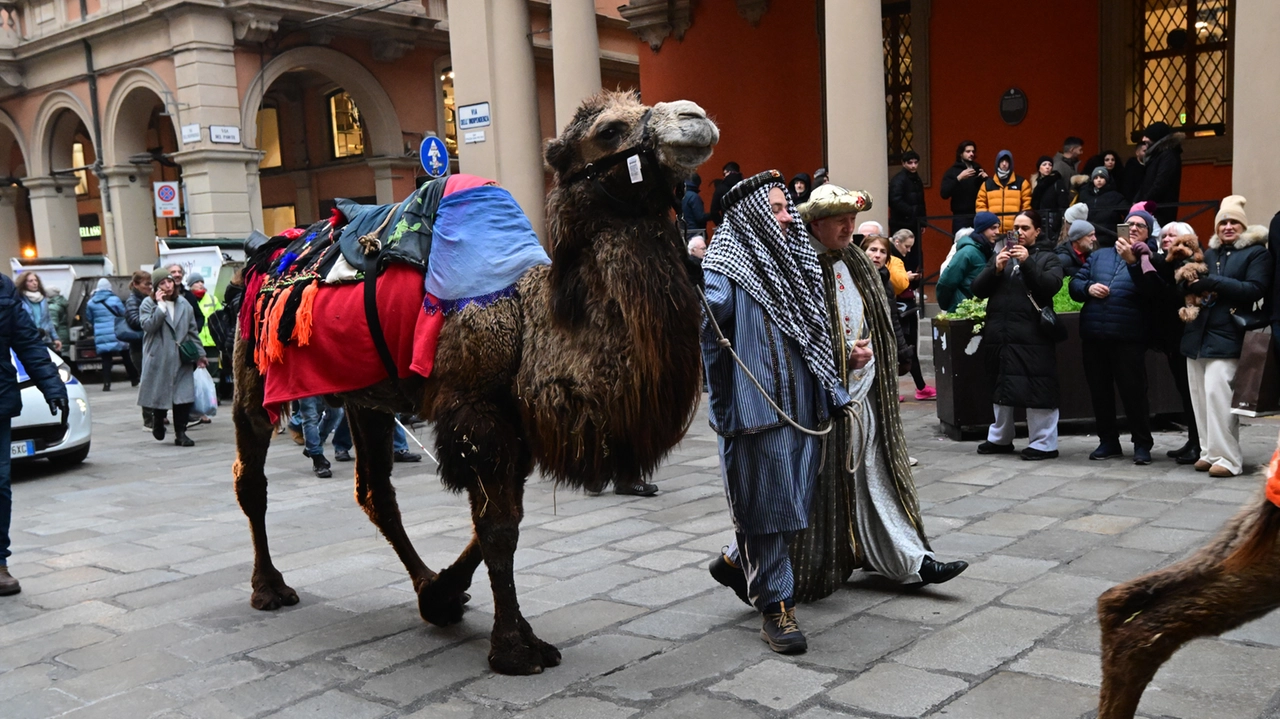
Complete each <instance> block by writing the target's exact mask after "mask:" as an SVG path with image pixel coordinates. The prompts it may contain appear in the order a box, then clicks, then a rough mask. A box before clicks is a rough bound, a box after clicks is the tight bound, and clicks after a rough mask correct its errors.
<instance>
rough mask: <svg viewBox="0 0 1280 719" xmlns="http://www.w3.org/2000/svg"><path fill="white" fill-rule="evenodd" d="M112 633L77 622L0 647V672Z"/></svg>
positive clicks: (110, 636) (95, 641)
mask: <svg viewBox="0 0 1280 719" xmlns="http://www.w3.org/2000/svg"><path fill="white" fill-rule="evenodd" d="M113 637H115V635H114V634H112V633H111V632H108V631H106V630H104V629H99V628H98V627H94V626H89V625H84V624H79V625H74V626H70V627H67V628H65V629H62V630H59V631H57V632H54V633H53V634H46V635H43V636H39V637H35V638H32V639H26V640H23V641H21V642H17V643H15V644H13V645H12V646H5V647H0V672H7V671H10V670H13V669H16V668H18V667H21V666H26V665H27V664H33V663H35V662H39V661H42V660H44V659H51V658H53V657H54V656H57V655H58V654H61V653H62V652H65V651H70V650H72V649H79V648H80V647H84V646H88V645H90V644H97V643H99V642H105V641H107V640H108V639H112V638H113Z"/></svg>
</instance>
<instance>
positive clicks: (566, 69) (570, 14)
mask: <svg viewBox="0 0 1280 719" xmlns="http://www.w3.org/2000/svg"><path fill="white" fill-rule="evenodd" d="M551 42H552V47H551V66H552V71H553V72H554V75H555V92H556V131H557V132H559V131H560V130H563V129H564V128H565V126H566V125H568V124H569V121H570V120H572V119H573V113H574V112H575V111H577V109H578V105H580V104H582V101H583V100H584V99H585V98H588V97H590V96H591V95H594V94H595V93H597V92H600V36H599V34H598V33H597V31H596V4H595V2H594V0H551Z"/></svg>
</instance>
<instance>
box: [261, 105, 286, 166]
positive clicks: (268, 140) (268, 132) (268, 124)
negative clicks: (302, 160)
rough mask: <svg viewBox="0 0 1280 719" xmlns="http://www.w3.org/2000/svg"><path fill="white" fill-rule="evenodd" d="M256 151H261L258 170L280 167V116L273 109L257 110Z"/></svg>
mask: <svg viewBox="0 0 1280 719" xmlns="http://www.w3.org/2000/svg"><path fill="white" fill-rule="evenodd" d="M258 149H259V150H262V159H261V160H259V161H258V169H260V170H266V169H268V168H272V167H280V165H281V159H280V115H279V113H278V112H276V109H275V108H274V107H264V108H262V109H261V110H258Z"/></svg>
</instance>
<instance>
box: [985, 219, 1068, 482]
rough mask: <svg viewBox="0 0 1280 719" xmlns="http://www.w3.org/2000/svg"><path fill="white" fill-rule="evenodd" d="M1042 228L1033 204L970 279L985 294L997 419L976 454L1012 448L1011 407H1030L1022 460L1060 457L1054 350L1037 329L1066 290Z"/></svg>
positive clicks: (1014, 222)
mask: <svg viewBox="0 0 1280 719" xmlns="http://www.w3.org/2000/svg"><path fill="white" fill-rule="evenodd" d="M1042 226H1043V225H1042V222H1041V219H1040V213H1038V212H1036V211H1035V210H1027V211H1025V212H1022V213H1019V214H1018V215H1017V216H1015V217H1014V219H1013V230H1014V233H1015V234H1016V240H1015V241H1014V242H1013V244H1012V246H1010V245H1009V244H1008V243H1007V242H1006V244H1004V245H1002V246H1001V249H1000V251H999V253H997V254H996V256H995V257H993V258H991V261H990V262H989V263H988V264H987V266H986V268H985V269H983V270H982V272H981V273H979V274H978V277H977V279H975V280H974V281H973V295H974V296H975V297H978V298H982V299H987V300H988V301H987V321H986V327H985V329H984V330H983V343H984V344H986V345H988V347H987V371H988V373H990V374H991V375H992V376H993V379H994V382H993V386H994V388H995V390H994V392H993V396H992V399H991V401H992V404H993V405H994V407H993V410H994V414H995V421H994V422H992V423H991V428H990V430H989V431H988V432H987V441H985V442H983V443H982V444H980V445H978V454H1013V453H1014V451H1015V449H1014V446H1013V437H1014V412H1015V410H1016V408H1018V407H1025V408H1026V410H1027V426H1028V432H1029V434H1030V441H1029V442H1028V445H1027V447H1026V448H1025V449H1023V450H1022V452H1021V456H1022V458H1023V459H1024V460H1028V461H1038V460H1045V459H1054V458H1056V457H1057V456H1058V404H1059V394H1058V361H1057V350H1056V347H1055V346H1054V345H1055V342H1054V339H1053V338H1052V337H1050V336H1049V335H1047V334H1045V332H1044V331H1043V330H1041V328H1040V310H1041V308H1043V307H1044V306H1045V305H1048V304H1049V303H1051V302H1053V296H1054V295H1055V294H1057V293H1058V290H1060V289H1061V288H1062V265H1061V264H1060V263H1059V262H1058V255H1057V253H1055V252H1054V251H1053V246H1052V244H1050V243H1049V242H1041V229H1042ZM1015 263H1016V264H1015ZM1015 269H1016V270H1017V271H1016V272H1015V271H1014V270H1015Z"/></svg>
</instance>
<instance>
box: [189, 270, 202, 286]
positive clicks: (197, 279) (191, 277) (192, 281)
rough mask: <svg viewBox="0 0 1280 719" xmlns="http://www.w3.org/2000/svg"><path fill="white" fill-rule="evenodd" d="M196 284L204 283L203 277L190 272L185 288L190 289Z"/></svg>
mask: <svg viewBox="0 0 1280 719" xmlns="http://www.w3.org/2000/svg"><path fill="white" fill-rule="evenodd" d="M197 282H204V275H202V274H200V273H199V272H192V273H191V274H189V275H187V287H190V286H192V285H194V284H195V283H197Z"/></svg>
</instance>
